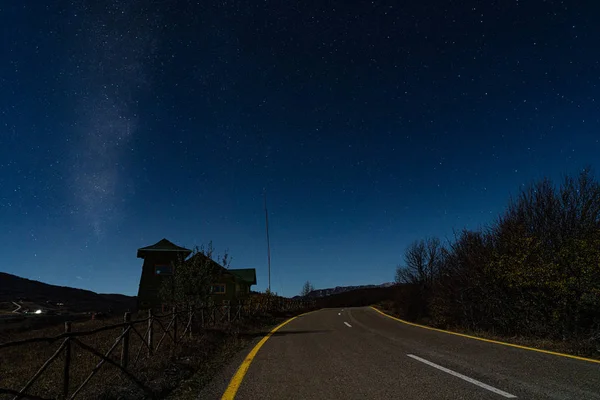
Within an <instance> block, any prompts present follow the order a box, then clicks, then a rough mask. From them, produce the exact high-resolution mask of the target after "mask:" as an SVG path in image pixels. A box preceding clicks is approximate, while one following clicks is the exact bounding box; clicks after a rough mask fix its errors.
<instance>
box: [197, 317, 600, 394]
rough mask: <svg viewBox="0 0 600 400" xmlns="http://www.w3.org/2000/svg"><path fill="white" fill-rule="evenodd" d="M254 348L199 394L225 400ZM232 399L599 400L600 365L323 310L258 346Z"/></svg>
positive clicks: (381, 318)
mask: <svg viewBox="0 0 600 400" xmlns="http://www.w3.org/2000/svg"><path fill="white" fill-rule="evenodd" d="M249 351H250V349H248V351H246V352H245V353H244V354H242V355H240V357H239V359H236V360H233V362H232V363H231V365H230V366H228V367H227V368H226V369H225V370H224V371H223V372H222V374H221V375H219V376H217V378H216V379H214V380H213V382H211V384H210V385H208V386H207V388H205V390H204V391H203V392H202V393H201V394H200V398H202V399H205V398H220V397H221V396H222V395H223V393H224V392H225V390H226V388H227V386H228V383H229V381H230V380H231V378H232V377H233V376H234V374H235V372H236V370H237V368H238V367H239V365H240V364H241V362H242V361H243V359H244V357H246V356H247V354H248V353H249ZM235 398H236V399H260V400H270V399H505V398H519V399H600V364H594V363H591V362H587V361H582V360H576V359H570V358H565V357H560V356H556V355H550V354H544V353H538V352H534V351H529V350H524V349H518V348H513V347H508V346H503V345H499V344H494V343H487V342H482V341H478V340H474V339H469V338H464V337H460V336H455V335H450V334H446V333H442V332H436V331H431V330H427V329H423V328H419V327H415V326H410V325H406V324H403V323H401V322H398V321H395V320H392V319H390V318H388V317H386V316H383V315H381V314H379V313H378V312H376V311H375V310H373V309H371V308H347V309H324V310H319V311H316V312H313V313H310V314H307V315H304V316H301V317H299V318H296V319H295V320H293V321H291V322H290V323H288V324H287V325H285V326H283V327H282V328H281V329H280V330H279V331H277V332H275V333H274V334H273V335H272V336H271V337H270V338H269V339H268V340H267V341H266V342H265V343H264V345H263V346H262V348H261V349H260V350H259V351H258V353H257V354H256V356H255V357H254V359H253V360H252V363H251V364H250V367H249V368H248V370H247V373H246V374H245V376H244V378H243V380H242V382H241V384H240V386H239V389H238V391H237V394H236V396H235Z"/></svg>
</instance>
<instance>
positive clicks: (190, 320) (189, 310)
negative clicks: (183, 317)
mask: <svg viewBox="0 0 600 400" xmlns="http://www.w3.org/2000/svg"><path fill="white" fill-rule="evenodd" d="M188 313H189V318H188V326H189V329H190V337H192V324H193V322H194V321H193V319H194V309H193V308H192V305H191V304H190V305H189V306H188Z"/></svg>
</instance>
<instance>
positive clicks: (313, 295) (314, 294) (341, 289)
mask: <svg viewBox="0 0 600 400" xmlns="http://www.w3.org/2000/svg"><path fill="white" fill-rule="evenodd" d="M393 285H394V284H393V283H391V282H387V283H382V284H381V285H359V286H336V287H334V288H327V289H315V290H313V291H311V292H310V293H309V294H308V296H306V297H308V298H310V299H319V298H321V297H326V296H332V295H336V294H340V293H345V292H350V291H353V290H359V289H376V288H385V287H390V286H393ZM301 297H302V296H294V298H301Z"/></svg>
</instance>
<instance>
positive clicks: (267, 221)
mask: <svg viewBox="0 0 600 400" xmlns="http://www.w3.org/2000/svg"><path fill="white" fill-rule="evenodd" d="M264 196H265V223H266V227H267V257H268V262H269V293H271V243H270V241H269V213H268V212H267V192H266V191H265V192H264Z"/></svg>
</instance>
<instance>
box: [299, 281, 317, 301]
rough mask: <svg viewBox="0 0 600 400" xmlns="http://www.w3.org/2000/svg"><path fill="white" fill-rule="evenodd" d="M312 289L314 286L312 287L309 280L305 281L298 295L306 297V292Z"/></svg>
mask: <svg viewBox="0 0 600 400" xmlns="http://www.w3.org/2000/svg"><path fill="white" fill-rule="evenodd" d="M313 290H315V288H314V287H313V285H312V284H311V283H310V281H306V282H305V283H304V286H302V291H301V292H300V296H303V297H306V296H308V294H309V293H310V292H312V291H313Z"/></svg>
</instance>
